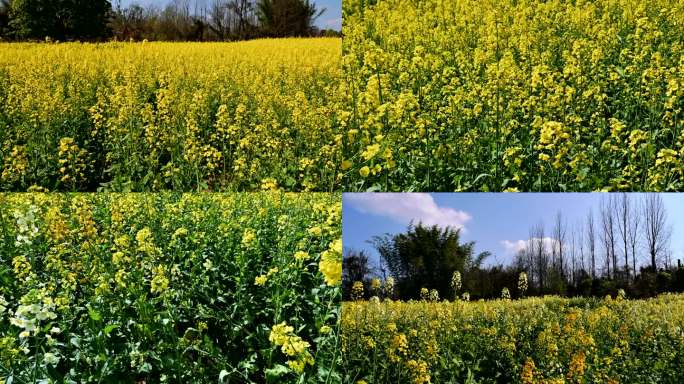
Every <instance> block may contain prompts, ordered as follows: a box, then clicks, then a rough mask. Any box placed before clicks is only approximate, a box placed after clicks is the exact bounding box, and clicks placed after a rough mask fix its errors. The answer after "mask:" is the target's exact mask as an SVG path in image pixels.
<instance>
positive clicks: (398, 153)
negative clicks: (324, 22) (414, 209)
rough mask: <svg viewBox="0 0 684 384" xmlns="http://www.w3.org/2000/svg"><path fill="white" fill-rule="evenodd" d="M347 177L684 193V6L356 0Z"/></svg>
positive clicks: (372, 184) (374, 184)
mask: <svg viewBox="0 0 684 384" xmlns="http://www.w3.org/2000/svg"><path fill="white" fill-rule="evenodd" d="M344 35H345V39H344V43H343V59H342V61H343V68H344V70H343V72H344V82H345V87H347V88H348V90H347V92H346V93H345V97H346V101H345V103H344V106H345V108H346V110H345V114H344V119H343V120H342V122H343V125H344V127H345V129H346V135H344V137H343V144H342V148H343V157H344V159H343V163H342V169H344V177H343V185H344V189H345V190H346V191H357V190H367V189H373V190H388V191H398V190H402V191H406V190H428V191H448V190H451V191H454V190H457V191H460V190H478V191H496V190H509V191H516V190H520V191H565V190H567V191H585V190H604V189H606V190H649V191H660V190H682V189H684V163H683V162H682V157H683V156H684V115H683V107H684V43H683V41H684V1H682V0H653V1H641V0H597V1H588V0H577V1H566V0H549V1H537V0H484V1H482V0H426V1H411V0H348V1H345V2H344Z"/></svg>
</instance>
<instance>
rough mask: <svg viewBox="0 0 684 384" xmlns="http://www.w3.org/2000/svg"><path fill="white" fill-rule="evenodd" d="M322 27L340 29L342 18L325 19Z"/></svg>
mask: <svg viewBox="0 0 684 384" xmlns="http://www.w3.org/2000/svg"><path fill="white" fill-rule="evenodd" d="M323 27H325V28H333V29H341V28H342V18H341V17H336V18H333V19H326V20H324V21H323Z"/></svg>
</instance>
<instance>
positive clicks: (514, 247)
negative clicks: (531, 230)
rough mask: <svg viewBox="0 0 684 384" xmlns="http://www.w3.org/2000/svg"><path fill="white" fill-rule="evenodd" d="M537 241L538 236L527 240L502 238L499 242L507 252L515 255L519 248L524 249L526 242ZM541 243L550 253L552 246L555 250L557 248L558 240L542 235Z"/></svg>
mask: <svg viewBox="0 0 684 384" xmlns="http://www.w3.org/2000/svg"><path fill="white" fill-rule="evenodd" d="M538 241H539V238H538V237H533V238H531V239H528V240H513V241H511V240H504V241H502V242H501V245H503V247H504V249H505V250H506V253H507V254H509V255H515V254H516V253H518V252H520V251H521V250H523V249H526V248H527V246H528V244H531V243H532V242H538ZM542 243H543V244H544V250H546V252H547V253H551V251H552V250H553V249H554V248H555V249H556V250H557V249H558V241H556V239H554V238H551V237H544V238H543V239H542ZM535 244H536V243H535ZM535 247H536V245H535Z"/></svg>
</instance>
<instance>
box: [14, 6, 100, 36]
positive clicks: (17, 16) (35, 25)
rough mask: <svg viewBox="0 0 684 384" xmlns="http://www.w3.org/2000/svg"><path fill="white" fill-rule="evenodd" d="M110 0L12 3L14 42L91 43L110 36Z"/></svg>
mask: <svg viewBox="0 0 684 384" xmlns="http://www.w3.org/2000/svg"><path fill="white" fill-rule="evenodd" d="M111 11H112V5H111V3H110V2H109V0H13V1H12V3H11V7H10V22H9V25H10V29H11V30H12V33H13V35H14V37H15V38H17V39H43V38H45V37H50V38H53V39H57V40H68V39H82V40H93V39H100V38H104V37H107V36H109V28H108V26H107V24H108V22H109V19H110V16H111Z"/></svg>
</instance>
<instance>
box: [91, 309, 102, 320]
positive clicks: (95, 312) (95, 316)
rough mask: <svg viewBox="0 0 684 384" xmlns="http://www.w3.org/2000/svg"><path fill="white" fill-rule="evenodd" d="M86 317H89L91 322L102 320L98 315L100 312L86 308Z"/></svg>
mask: <svg viewBox="0 0 684 384" xmlns="http://www.w3.org/2000/svg"><path fill="white" fill-rule="evenodd" d="M88 316H90V318H91V319H93V321H100V320H102V315H101V314H100V312H98V311H96V310H94V309H92V308H88Z"/></svg>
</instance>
